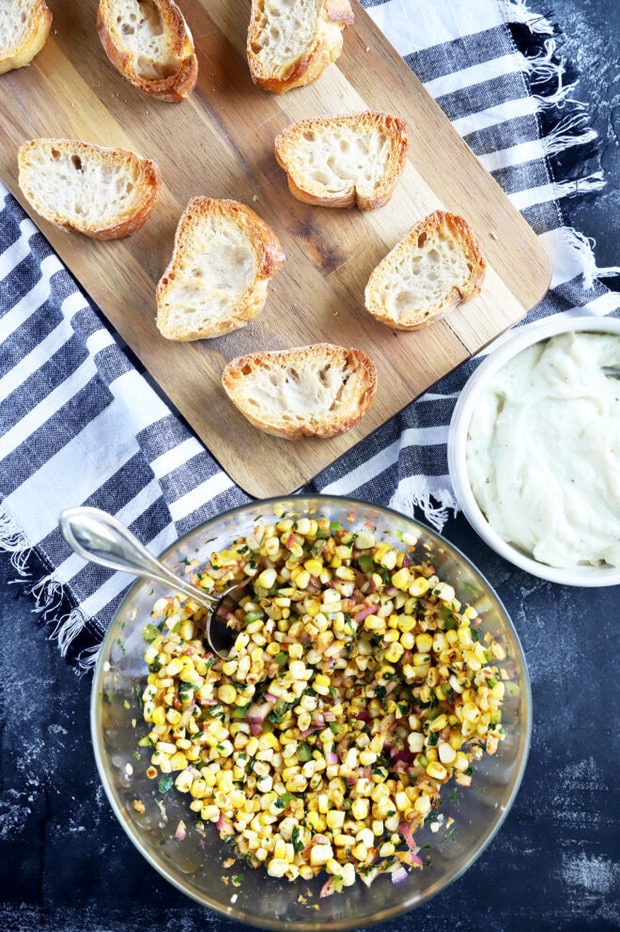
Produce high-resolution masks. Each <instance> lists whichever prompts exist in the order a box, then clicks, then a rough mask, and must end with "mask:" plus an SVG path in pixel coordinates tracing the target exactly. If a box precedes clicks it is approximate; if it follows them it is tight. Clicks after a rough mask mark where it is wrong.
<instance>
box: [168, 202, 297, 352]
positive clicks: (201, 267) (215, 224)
mask: <svg viewBox="0 0 620 932" xmlns="http://www.w3.org/2000/svg"><path fill="white" fill-rule="evenodd" d="M284 261H285V256H284V252H283V251H282V247H281V245H280V242H279V240H278V238H277V237H276V235H275V233H274V232H273V230H272V229H271V227H270V226H268V224H266V223H265V222H264V221H263V220H261V218H260V217H258V216H257V215H256V214H255V213H254V211H253V210H252V209H251V208H250V207H247V206H246V205H245V204H241V203H239V201H231V200H225V199H221V200H220V199H217V198H211V197H195V198H192V200H190V202H189V203H188V205H187V207H186V208H185V211H184V213H183V216H182V217H181V219H180V220H179V223H178V225H177V230H176V235H175V240H174V247H173V253H172V258H171V260H170V263H169V265H168V267H167V269H166V270H165V272H164V274H163V275H162V277H161V279H160V280H159V283H158V285H157V326H158V328H159V331H160V333H161V334H162V335H163V336H164V337H166V338H167V339H169V340H204V339H207V338H211V337H219V336H222V334H225V333H229V332H230V331H231V330H238V329H239V328H240V327H243V326H245V324H247V322H248V321H249V320H252V318H253V317H256V315H257V314H259V313H260V312H261V311H262V309H263V307H264V305H265V301H266V299H267V286H268V283H269V279H270V278H271V277H272V276H273V275H275V273H276V272H277V271H278V269H279V268H280V267H281V266H282V265H283V263H284Z"/></svg>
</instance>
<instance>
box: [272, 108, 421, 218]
mask: <svg viewBox="0 0 620 932" xmlns="http://www.w3.org/2000/svg"><path fill="white" fill-rule="evenodd" d="M407 148H408V138H407V127H406V125H405V123H404V122H403V121H402V120H400V119H399V118H398V117H395V116H390V115H389V114H387V113H373V112H371V111H366V112H364V113H356V114H350V115H346V116H335V117H327V118H323V119H320V118H316V119H309V120H302V121H301V122H299V123H294V124H293V125H292V126H289V127H287V129H285V130H284V131H283V132H282V133H280V134H279V136H277V137H276V141H275V156H276V159H277V161H278V163H279V165H280V166H281V167H282V168H283V169H284V170H285V172H286V174H287V181H288V186H289V190H290V192H291V194H292V195H293V196H294V197H296V198H297V199H298V200H299V201H303V202H304V203H306V204H319V205H321V206H323V207H359V208H360V209H361V210H374V209H376V208H377V207H382V206H383V205H384V204H386V203H387V202H388V201H389V199H390V197H391V196H392V193H393V191H394V188H395V187H396V183H397V181H398V179H399V178H400V176H401V173H402V170H403V168H404V166H405V159H406V157H407Z"/></svg>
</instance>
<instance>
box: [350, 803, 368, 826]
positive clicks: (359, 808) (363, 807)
mask: <svg viewBox="0 0 620 932" xmlns="http://www.w3.org/2000/svg"><path fill="white" fill-rule="evenodd" d="M369 811H370V800H369V799H368V798H367V797H361V798H359V799H354V800H353V802H352V803H351V815H352V816H353V818H354V819H356V820H357V821H358V822H363V821H364V820H365V819H367V818H368V813H369Z"/></svg>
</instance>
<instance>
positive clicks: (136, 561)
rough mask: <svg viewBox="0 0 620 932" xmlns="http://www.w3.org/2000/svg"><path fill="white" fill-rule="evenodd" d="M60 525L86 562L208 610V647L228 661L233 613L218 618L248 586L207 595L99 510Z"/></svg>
mask: <svg viewBox="0 0 620 932" xmlns="http://www.w3.org/2000/svg"><path fill="white" fill-rule="evenodd" d="M58 523H59V526H60V531H61V533H62V535H63V537H64V539H65V540H66V542H67V543H68V544H69V546H70V547H71V549H72V550H73V551H74V552H75V553H77V554H78V556H80V557H82V558H83V559H84V560H90V562H91V563H98V564H99V565H100V566H105V567H107V568H108V569H113V570H119V571H120V572H122V573H130V574H131V575H132V576H140V577H142V578H144V579H150V580H152V581H153V582H158V583H162V584H163V585H165V586H169V587H170V588H172V589H174V590H175V591H176V592H179V593H180V594H181V595H184V596H186V597H187V598H190V599H193V600H194V601H195V602H197V603H198V604H199V605H201V606H202V607H203V608H205V609H207V620H206V624H205V639H206V641H207V644H208V645H209V648H210V649H211V650H212V651H213V653H214V654H217V655H218V657H222V658H223V659H224V660H225V659H226V658H227V656H228V652H229V651H230V648H231V647H232V641H233V638H234V633H233V631H232V630H231V629H230V628H229V627H228V626H227V625H226V624H225V622H224V621H223V619H224V618H226V617H228V614H229V613H228V612H225V613H224V612H223V613H222V616H221V618H219V617H218V616H219V615H220V608H221V606H222V603H223V602H224V601H225V600H227V599H232V600H233V601H234V600H235V595H237V594H238V595H241V592H242V591H243V588H244V586H245V585H246V583H245V582H243V583H235V584H234V585H233V586H230V587H229V588H228V589H225V590H224V591H223V592H219V593H218V594H217V595H211V594H210V593H208V592H205V591H204V589H200V588H199V587H198V586H194V585H193V584H192V583H191V582H189V580H187V579H183V578H182V577H181V576H177V574H176V573H173V571H172V570H171V569H169V568H168V567H167V566H166V565H165V564H164V563H162V562H161V561H160V560H158V559H157V558H156V557H155V556H153V554H152V553H151V552H150V551H149V550H147V548H146V547H145V546H144V544H142V543H141V542H140V541H139V540H138V538H137V537H135V536H134V534H132V532H131V531H130V530H129V528H127V527H126V526H125V525H124V524H123V523H122V522H121V521H119V520H118V518H115V517H114V516H113V515H110V514H108V513H107V512H105V511H102V510H101V509H99V508H90V507H87V506H82V507H77V508H68V509H66V510H65V511H63V512H62V513H61V515H60V517H59V519H58ZM214 620H219V621H220V624H219V625H218V626H217V629H216V630H214V628H213V621H214Z"/></svg>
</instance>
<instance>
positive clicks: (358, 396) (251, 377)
mask: <svg viewBox="0 0 620 932" xmlns="http://www.w3.org/2000/svg"><path fill="white" fill-rule="evenodd" d="M222 385H223V386H224V389H225V391H226V393H227V395H228V397H229V398H230V400H231V401H232V403H233V404H234V405H235V406H236V407H237V408H238V409H239V410H240V411H241V413H242V414H243V415H244V416H245V417H246V418H247V419H248V421H250V423H251V424H253V425H254V427H258V428H259V430H262V431H265V433H267V434H273V435H274V436H276V437H283V438H285V439H286V440H299V439H300V438H301V437H332V436H334V435H335V434H342V433H344V431H346V430H349V429H350V428H351V427H353V425H354V424H357V422H358V421H359V420H360V418H361V417H362V415H363V414H365V412H366V411H367V410H368V407H369V406H370V404H371V402H372V400H373V398H374V395H375V392H376V389H377V371H376V368H375V365H374V363H373V361H372V360H371V359H370V357H369V356H367V355H366V353H364V352H362V350H359V349H345V348H344V347H342V346H335V345H334V344H331V343H315V344H313V345H311V346H298V347H294V348H293V349H290V350H280V351H276V350H274V351H265V352H258V353H251V354H249V355H247V356H239V357H237V358H236V359H232V360H231V361H230V362H229V363H228V365H227V366H226V367H225V368H224V371H223V373H222Z"/></svg>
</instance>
